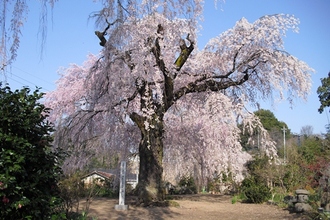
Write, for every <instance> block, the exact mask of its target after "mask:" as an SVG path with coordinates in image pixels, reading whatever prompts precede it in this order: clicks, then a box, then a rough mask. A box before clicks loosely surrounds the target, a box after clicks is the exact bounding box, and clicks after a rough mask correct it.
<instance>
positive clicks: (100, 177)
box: [81, 170, 138, 189]
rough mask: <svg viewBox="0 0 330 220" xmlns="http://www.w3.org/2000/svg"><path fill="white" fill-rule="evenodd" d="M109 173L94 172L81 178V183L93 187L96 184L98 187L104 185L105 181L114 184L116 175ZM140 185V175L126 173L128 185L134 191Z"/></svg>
mask: <svg viewBox="0 0 330 220" xmlns="http://www.w3.org/2000/svg"><path fill="white" fill-rule="evenodd" d="M113 173H114V170H112V172H109V171H100V170H94V171H93V172H90V173H88V174H87V175H85V176H83V177H82V178H81V181H82V182H83V183H84V186H88V185H91V184H93V183H96V184H98V185H103V184H104V182H105V181H109V182H112V181H113V180H114V179H115V177H116V175H115V174H113ZM137 183H138V174H133V173H126V184H128V185H130V186H131V187H132V189H134V188H135V187H136V185H137Z"/></svg>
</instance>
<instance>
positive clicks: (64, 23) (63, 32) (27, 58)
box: [1, 0, 330, 134]
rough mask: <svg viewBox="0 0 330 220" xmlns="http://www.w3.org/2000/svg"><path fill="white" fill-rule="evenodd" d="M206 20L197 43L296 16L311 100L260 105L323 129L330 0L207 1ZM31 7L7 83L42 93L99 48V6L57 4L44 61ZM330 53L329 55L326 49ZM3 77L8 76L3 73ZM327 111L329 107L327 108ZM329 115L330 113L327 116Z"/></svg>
mask: <svg viewBox="0 0 330 220" xmlns="http://www.w3.org/2000/svg"><path fill="white" fill-rule="evenodd" d="M206 2H207V3H206V8H205V9H206V11H205V16H204V17H205V21H204V23H203V24H202V25H203V30H202V32H201V34H202V35H201V36H200V38H199V40H198V41H199V47H203V46H204V45H205V44H206V42H207V41H208V40H209V39H210V38H212V37H215V36H217V35H218V34H220V33H222V32H223V31H225V30H227V29H229V28H231V27H233V26H234V24H235V23H236V21H238V20H239V19H241V18H242V17H245V18H246V19H247V20H248V21H250V22H253V21H255V20H256V19H258V18H259V17H261V16H264V15H266V14H276V13H285V14H293V15H295V16H296V17H297V18H299V19H300V26H299V27H300V31H299V34H296V33H292V32H290V33H288V34H287V37H286V39H285V40H284V41H285V48H286V50H287V51H288V52H289V53H291V54H293V55H294V56H296V57H298V58H299V59H300V60H303V61H305V62H306V63H308V64H309V65H310V66H311V67H312V68H314V69H315V70H316V74H314V75H313V77H312V79H313V87H312V91H311V94H310V96H309V97H308V101H307V102H304V101H302V100H296V103H295V105H294V106H293V109H291V108H290V106H289V104H288V103H286V102H283V103H280V104H277V105H276V106H275V108H273V107H272V106H271V103H270V102H269V103H263V104H262V105H261V108H265V109H269V110H271V111H272V112H274V114H275V116H276V117H277V118H278V119H279V120H280V121H283V122H285V123H287V125H288V126H289V128H290V129H291V131H292V132H294V133H300V129H301V127H302V126H305V125H311V126H313V128H314V133H316V134H319V133H321V132H323V133H324V132H325V127H324V126H325V125H326V124H327V123H328V117H327V116H328V115H329V113H325V112H324V113H323V114H319V113H318V111H317V109H318V107H319V101H318V97H317V93H316V90H317V87H318V86H319V85H320V78H324V77H326V76H327V74H328V72H329V71H330V62H329V61H330V57H329V52H330V1H328V0H226V2H225V3H222V2H220V1H219V5H218V7H217V9H215V8H214V3H213V0H206ZM28 4H30V6H31V7H30V11H29V16H28V21H27V23H26V24H25V26H24V29H23V31H22V34H23V37H22V38H21V47H20V49H19V51H18V59H17V61H16V62H15V63H14V64H13V65H12V67H11V69H8V73H7V82H8V83H9V84H10V86H11V87H12V88H13V89H16V88H21V87H22V86H24V85H26V86H29V87H31V88H34V87H35V86H40V87H42V88H43V91H45V92H47V91H51V90H54V89H55V83H54V82H55V81H56V80H57V79H58V78H59V75H58V74H57V70H58V69H59V68H60V67H67V66H68V65H69V64H70V63H77V64H79V65H80V64H82V62H83V61H84V60H85V59H86V56H87V54H88V53H95V54H96V53H98V52H99V51H100V50H101V47H100V46H99V44H98V43H99V42H98V39H97V38H96V36H95V35H94V31H95V26H94V21H93V20H90V21H88V16H89V15H90V13H92V12H93V11H97V10H98V9H100V5H99V4H96V3H93V1H91V0H85V1H82V0H69V1H68V0H60V1H59V2H57V3H56V4H55V8H54V11H53V22H51V20H50V21H49V25H48V37H47V42H46V45H45V53H44V56H43V58H42V59H40V39H39V40H38V25H39V12H40V5H39V1H28ZM327 52H328V53H327ZM1 80H4V77H3V76H1ZM326 111H327V112H328V109H327V110H326ZM329 117H330V115H329Z"/></svg>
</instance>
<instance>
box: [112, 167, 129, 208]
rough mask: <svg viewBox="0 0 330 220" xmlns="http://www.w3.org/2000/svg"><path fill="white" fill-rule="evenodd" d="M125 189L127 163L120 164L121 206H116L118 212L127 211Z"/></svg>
mask: <svg viewBox="0 0 330 220" xmlns="http://www.w3.org/2000/svg"><path fill="white" fill-rule="evenodd" d="M125 187H126V161H122V162H121V163H120V185H119V204H118V205H115V209H116V210H127V209H128V205H125Z"/></svg>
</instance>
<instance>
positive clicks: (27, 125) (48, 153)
mask: <svg viewBox="0 0 330 220" xmlns="http://www.w3.org/2000/svg"><path fill="white" fill-rule="evenodd" d="M42 95H43V94H42V93H40V92H39V90H38V89H37V90H36V91H35V92H33V93H32V94H30V90H29V89H28V88H23V89H21V90H16V91H15V92H12V91H11V90H10V88H9V87H4V88H2V87H1V85H0V115H1V117H0V149H1V150H0V198H1V200H0V213H1V219H47V218H48V217H49V216H51V215H52V214H53V213H52V212H53V208H54V207H55V206H56V205H57V203H58V193H59V192H58V187H57V181H58V178H59V176H60V175H61V169H60V166H59V161H60V154H59V153H56V152H53V151H52V149H51V145H50V144H51V142H52V137H51V132H52V131H53V128H52V125H51V124H49V123H48V122H47V121H46V117H47V113H48V109H46V108H45V107H44V105H42V104H40V102H39V100H40V99H41V98H42Z"/></svg>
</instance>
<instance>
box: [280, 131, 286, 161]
mask: <svg viewBox="0 0 330 220" xmlns="http://www.w3.org/2000/svg"><path fill="white" fill-rule="evenodd" d="M281 130H282V131H283V144H284V145H283V148H284V158H283V160H284V164H286V149H285V132H286V128H285V126H283V128H282V129H281Z"/></svg>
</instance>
